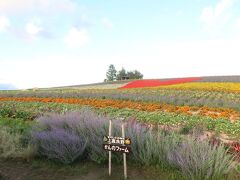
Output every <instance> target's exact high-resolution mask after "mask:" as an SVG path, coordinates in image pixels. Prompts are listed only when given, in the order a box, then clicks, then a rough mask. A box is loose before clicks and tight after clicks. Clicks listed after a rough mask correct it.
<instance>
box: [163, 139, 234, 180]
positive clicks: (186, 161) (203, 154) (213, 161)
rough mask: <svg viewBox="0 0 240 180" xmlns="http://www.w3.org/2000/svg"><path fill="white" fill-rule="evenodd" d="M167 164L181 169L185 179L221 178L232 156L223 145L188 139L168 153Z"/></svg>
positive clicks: (226, 170)
mask: <svg viewBox="0 0 240 180" xmlns="http://www.w3.org/2000/svg"><path fill="white" fill-rule="evenodd" d="M168 160H169V164H171V165H172V166H173V167H176V168H178V169H181V171H182V173H183V174H184V175H185V177H186V178H187V179H194V180H202V179H221V178H222V177H223V175H224V174H227V173H228V172H229V171H230V170H231V168H232V162H233V158H232V156H231V155H229V154H227V150H225V149H224V146H223V145H220V146H216V145H210V144H209V142H208V141H202V142H201V141H199V140H195V141H194V140H192V139H188V140H185V141H184V142H183V143H182V144H181V146H179V147H178V148H176V149H172V150H171V151H170V152H169V154H168Z"/></svg>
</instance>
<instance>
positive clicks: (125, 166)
mask: <svg viewBox="0 0 240 180" xmlns="http://www.w3.org/2000/svg"><path fill="white" fill-rule="evenodd" d="M122 137H123V138H124V139H125V129H124V123H123V124H122ZM123 170H124V178H126V179H127V159H126V153H125V152H124V153H123Z"/></svg>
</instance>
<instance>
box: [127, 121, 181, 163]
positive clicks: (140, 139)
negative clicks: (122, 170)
mask: <svg viewBox="0 0 240 180" xmlns="http://www.w3.org/2000/svg"><path fill="white" fill-rule="evenodd" d="M126 135H127V136H128V137H130V138H131V140H132V145H131V147H132V160H133V161H135V162H138V163H141V164H143V165H154V164H165V165H166V164H168V161H167V155H168V152H169V151H170V150H172V149H175V148H176V147H177V146H178V145H179V141H180V139H181V138H180V136H177V135H176V134H173V133H166V132H165V131H164V130H161V129H158V130H152V129H150V128H148V127H147V126H144V125H142V124H140V123H137V122H136V121H128V123H127V129H126Z"/></svg>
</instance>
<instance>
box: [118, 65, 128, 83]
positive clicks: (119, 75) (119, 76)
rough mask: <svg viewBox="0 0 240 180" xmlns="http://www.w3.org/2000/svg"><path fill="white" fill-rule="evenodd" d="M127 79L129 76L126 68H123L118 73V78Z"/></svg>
mask: <svg viewBox="0 0 240 180" xmlns="http://www.w3.org/2000/svg"><path fill="white" fill-rule="evenodd" d="M125 79H129V78H128V77H127V73H126V70H125V69H124V68H122V69H121V70H120V71H118V73H117V80H118V81H119V80H125Z"/></svg>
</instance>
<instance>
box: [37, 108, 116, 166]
mask: <svg viewBox="0 0 240 180" xmlns="http://www.w3.org/2000/svg"><path fill="white" fill-rule="evenodd" d="M37 122H38V124H37V126H35V127H34V128H33V132H37V135H39V133H40V134H41V133H43V132H44V133H45V134H46V135H45V134H44V133H43V134H41V135H44V137H46V139H47V138H48V135H49V133H50V135H52V136H54V138H52V139H49V141H59V142H60V141H61V139H60V138H59V139H57V138H55V136H56V135H55V133H56V132H55V131H56V130H55V129H58V130H62V132H63V131H65V132H68V133H72V134H71V135H73V134H74V135H76V136H79V137H81V139H87V144H86V151H87V153H88V156H89V158H90V159H91V160H93V161H95V162H98V163H102V162H105V161H107V159H108V156H107V153H106V151H104V150H103V148H102V143H103V136H106V135H108V118H107V117H105V116H101V115H97V114H96V113H94V112H93V111H91V110H89V109H88V108H83V109H81V110H80V111H78V112H68V113H66V114H64V115H63V114H62V115H61V114H47V115H45V116H42V117H40V118H38V119H37ZM117 124H118V123H117V121H114V123H113V132H117V129H119V128H120V127H119V128H116V126H118V125H117ZM52 131H54V133H51V132H52ZM38 138H40V137H39V136H38ZM62 138H63V137H62ZM64 138H65V139H64ZM64 138H63V139H62V140H63V141H64V140H66V137H65V136H64ZM46 139H45V140H46ZM70 140H71V139H70ZM74 142H75V141H73V142H72V143H74ZM46 147H47V146H46ZM51 148H54V149H55V147H51ZM73 148H74V147H73ZM40 152H41V151H40ZM74 152H75V151H74ZM41 154H45V153H41ZM113 159H115V160H120V158H119V155H117V154H113Z"/></svg>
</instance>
